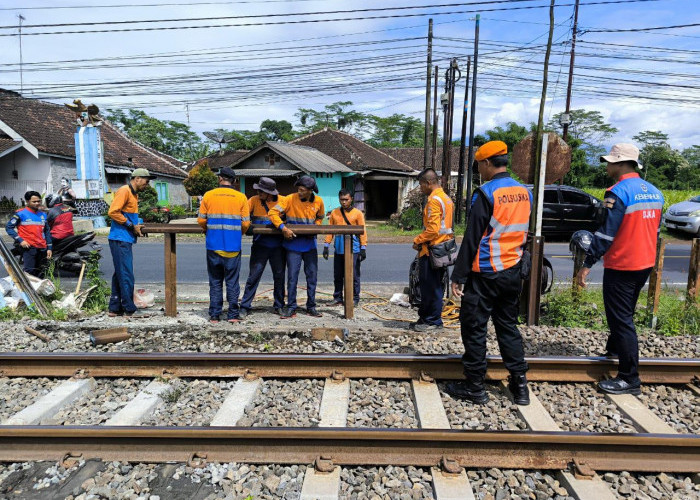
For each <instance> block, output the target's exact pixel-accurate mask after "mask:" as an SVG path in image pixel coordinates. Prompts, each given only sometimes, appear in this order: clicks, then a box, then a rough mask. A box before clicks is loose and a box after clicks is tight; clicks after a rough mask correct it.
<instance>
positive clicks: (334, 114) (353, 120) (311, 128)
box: [294, 101, 368, 135]
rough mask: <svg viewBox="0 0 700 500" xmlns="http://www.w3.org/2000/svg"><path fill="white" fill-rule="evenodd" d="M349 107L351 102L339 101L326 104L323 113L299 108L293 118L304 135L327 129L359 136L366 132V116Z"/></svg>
mask: <svg viewBox="0 0 700 500" xmlns="http://www.w3.org/2000/svg"><path fill="white" fill-rule="evenodd" d="M350 106H352V101H340V102H334V103H333V104H328V105H327V106H325V107H324V108H323V111H319V110H315V109H311V108H299V111H298V112H297V113H296V114H295V115H294V116H296V117H297V118H298V119H299V122H300V123H301V131H302V133H304V134H307V133H310V132H316V131H317V130H321V129H323V128H326V127H328V128H334V129H337V130H343V131H346V132H350V133H353V134H355V135H360V134H362V132H364V131H365V130H366V127H367V124H368V118H367V115H365V114H364V113H362V112H360V111H356V110H354V109H351V108H350Z"/></svg>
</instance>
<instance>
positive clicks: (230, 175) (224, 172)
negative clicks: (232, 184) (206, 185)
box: [217, 167, 236, 179]
mask: <svg viewBox="0 0 700 500" xmlns="http://www.w3.org/2000/svg"><path fill="white" fill-rule="evenodd" d="M217 175H218V176H219V177H223V178H225V179H235V178H236V172H234V171H233V169H232V168H231V167H224V168H222V169H221V170H219V173H218V174H217Z"/></svg>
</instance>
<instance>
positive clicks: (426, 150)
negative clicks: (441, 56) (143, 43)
mask: <svg viewBox="0 0 700 500" xmlns="http://www.w3.org/2000/svg"><path fill="white" fill-rule="evenodd" d="M432 69H433V20H432V19H429V20H428V64H427V70H426V77H425V136H424V137H423V168H428V166H429V165H430V163H429V162H430V72H431V70H432Z"/></svg>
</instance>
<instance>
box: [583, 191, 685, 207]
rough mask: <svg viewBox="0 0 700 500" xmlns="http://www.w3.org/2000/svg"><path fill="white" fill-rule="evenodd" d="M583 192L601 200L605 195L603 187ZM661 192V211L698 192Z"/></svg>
mask: <svg viewBox="0 0 700 500" xmlns="http://www.w3.org/2000/svg"><path fill="white" fill-rule="evenodd" d="M583 190H584V191H585V192H587V193H588V194H590V195H593V196H595V197H596V198H598V199H599V200H602V199H603V197H604V196H605V189H600V188H584V189H583ZM661 192H662V193H663V195H664V208H663V211H664V212H666V210H668V207H670V206H671V205H675V204H676V203H680V202H682V201H687V200H689V199H690V198H692V197H693V196H697V194H698V192H697V190H696V191H693V190H690V191H688V190H679V189H662V190H661Z"/></svg>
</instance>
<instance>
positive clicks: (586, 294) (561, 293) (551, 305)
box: [541, 286, 605, 328]
mask: <svg viewBox="0 0 700 500" xmlns="http://www.w3.org/2000/svg"><path fill="white" fill-rule="evenodd" d="M542 304H543V313H542V316H541V320H542V323H543V324H546V325H552V326H566V327H582V328H595V327H599V326H601V325H605V310H604V307H603V297H602V293H601V292H600V291H599V290H580V291H578V292H574V291H573V290H572V289H571V287H570V286H567V287H566V288H563V289H555V290H552V292H551V293H549V294H548V295H545V296H544V297H543V300H542Z"/></svg>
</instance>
